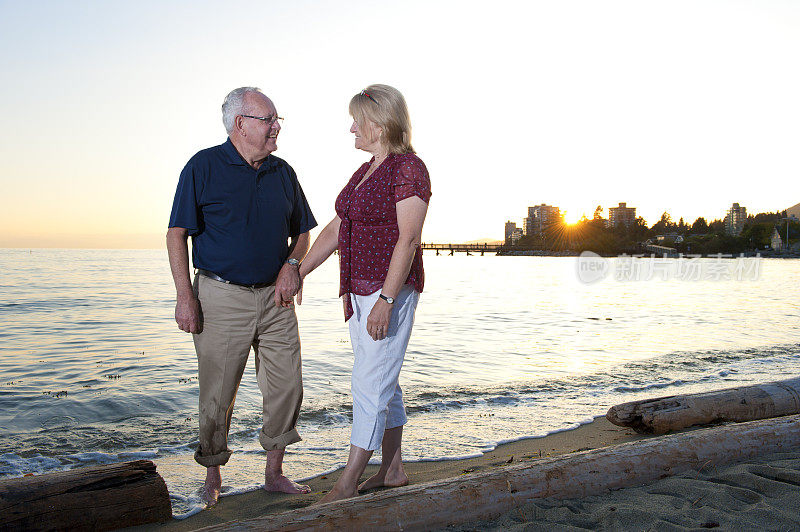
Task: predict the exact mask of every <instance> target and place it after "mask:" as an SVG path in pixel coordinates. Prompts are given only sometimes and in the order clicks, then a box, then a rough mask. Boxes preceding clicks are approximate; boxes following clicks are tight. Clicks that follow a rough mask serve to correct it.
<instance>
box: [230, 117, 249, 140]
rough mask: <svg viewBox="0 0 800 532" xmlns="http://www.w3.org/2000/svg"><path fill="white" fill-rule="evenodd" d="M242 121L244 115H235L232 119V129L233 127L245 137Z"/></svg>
mask: <svg viewBox="0 0 800 532" xmlns="http://www.w3.org/2000/svg"><path fill="white" fill-rule="evenodd" d="M243 123H244V117H243V116H242V115H236V118H234V119H233V129H235V130H236V131H237V132H238V133H239V135H241V136H242V137H246V136H247V135H245V132H244V128H243V127H242V124H243Z"/></svg>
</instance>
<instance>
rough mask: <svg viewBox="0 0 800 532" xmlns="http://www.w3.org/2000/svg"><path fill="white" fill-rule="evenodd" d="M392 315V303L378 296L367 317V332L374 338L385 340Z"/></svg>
mask: <svg viewBox="0 0 800 532" xmlns="http://www.w3.org/2000/svg"><path fill="white" fill-rule="evenodd" d="M391 317H392V305H390V304H389V303H387V302H386V301H384V300H383V299H380V298H378V300H377V301H376V302H375V305H373V307H372V310H371V311H370V313H369V316H368V317H367V333H369V335H370V336H371V337H372V339H373V340H375V341H378V340H383V339H384V338H386V334H387V333H388V332H389V318H391Z"/></svg>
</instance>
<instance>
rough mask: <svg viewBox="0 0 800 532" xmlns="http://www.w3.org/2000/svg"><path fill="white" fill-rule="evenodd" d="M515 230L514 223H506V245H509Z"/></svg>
mask: <svg viewBox="0 0 800 532" xmlns="http://www.w3.org/2000/svg"><path fill="white" fill-rule="evenodd" d="M516 230H517V224H516V223H514V222H506V244H510V243H511V235H513V234H514V231H516Z"/></svg>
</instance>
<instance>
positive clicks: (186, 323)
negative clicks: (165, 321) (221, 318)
mask: <svg viewBox="0 0 800 532" xmlns="http://www.w3.org/2000/svg"><path fill="white" fill-rule="evenodd" d="M175 322H176V323H177V324H178V328H179V329H180V330H182V331H185V332H187V333H194V334H200V333H201V332H203V319H202V316H201V313H200V302H199V301H198V300H197V298H196V297H195V296H194V294H189V295H188V296H178V303H177V304H176V305H175Z"/></svg>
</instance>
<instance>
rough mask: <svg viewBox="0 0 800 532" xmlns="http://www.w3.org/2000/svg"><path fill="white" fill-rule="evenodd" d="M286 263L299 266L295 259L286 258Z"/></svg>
mask: <svg viewBox="0 0 800 532" xmlns="http://www.w3.org/2000/svg"><path fill="white" fill-rule="evenodd" d="M286 263H287V264H289V265H290V266H296V267H297V268H300V261H299V260H297V259H287V260H286Z"/></svg>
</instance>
